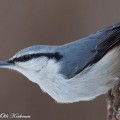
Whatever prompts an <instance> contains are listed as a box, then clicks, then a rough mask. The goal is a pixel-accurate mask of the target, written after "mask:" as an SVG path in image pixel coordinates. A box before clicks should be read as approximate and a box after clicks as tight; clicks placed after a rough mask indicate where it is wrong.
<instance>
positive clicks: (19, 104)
mask: <svg viewBox="0 0 120 120" xmlns="http://www.w3.org/2000/svg"><path fill="white" fill-rule="evenodd" d="M117 22H120V0H0V60H6V59H8V58H9V57H11V56H12V55H14V54H15V53H16V52H17V51H19V50H20V49H22V48H25V47H28V46H31V45H36V44H48V45H61V44H64V43H67V42H71V41H74V40H76V39H79V38H82V37H85V36H87V35H89V34H91V33H94V32H95V31H97V30H99V29H101V28H103V27H106V26H109V25H112V24H114V23H117ZM4 112H5V113H8V114H9V113H12V112H13V113H20V114H23V115H31V119H30V120H105V119H106V100H105V96H104V95H103V96H100V97H98V98H97V99H95V100H92V101H89V102H79V103H73V104H57V103H56V102H55V101H54V100H53V99H52V98H51V97H49V96H48V95H47V94H44V93H43V92H42V91H41V89H40V88H39V86H38V85H37V84H34V83H32V82H30V81H29V80H28V79H27V78H25V77H24V76H22V75H21V74H19V73H17V72H15V71H11V70H5V69H0V114H1V113H4Z"/></svg>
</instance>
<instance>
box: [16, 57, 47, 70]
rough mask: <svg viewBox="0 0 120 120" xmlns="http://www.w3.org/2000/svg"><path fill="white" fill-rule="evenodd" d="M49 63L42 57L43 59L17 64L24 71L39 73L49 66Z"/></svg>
mask: <svg viewBox="0 0 120 120" xmlns="http://www.w3.org/2000/svg"><path fill="white" fill-rule="evenodd" d="M47 62H48V59H47V58H46V57H42V58H37V59H32V60H30V61H26V62H19V63H16V66H17V67H18V68H22V69H24V70H30V71H31V70H32V71H38V70H41V68H43V67H44V66H45V65H46V64H47Z"/></svg>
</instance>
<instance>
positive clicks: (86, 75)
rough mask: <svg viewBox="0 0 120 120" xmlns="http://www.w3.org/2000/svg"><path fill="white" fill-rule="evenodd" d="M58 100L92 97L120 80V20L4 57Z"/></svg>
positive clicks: (4, 65)
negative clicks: (66, 40) (80, 35)
mask: <svg viewBox="0 0 120 120" xmlns="http://www.w3.org/2000/svg"><path fill="white" fill-rule="evenodd" d="M0 68H7V69H12V70H15V71H18V72H20V73H22V74H23V75H24V76H26V77H27V78H28V79H29V80H30V81H32V82H33V83H37V84H38V85H39V86H40V88H41V89H42V91H43V92H45V93H48V94H49V95H50V96H51V97H52V98H53V99H54V100H55V101H56V102H58V103H74V102H79V101H89V100H92V99H95V98H96V97H97V96H100V95H102V94H106V93H107V92H108V91H109V90H110V89H112V88H113V87H114V86H115V85H116V84H117V82H118V81H119V80H120V23H118V24H114V25H112V26H109V27H106V28H104V29H102V30H99V31H97V32H96V33H94V34H91V35H89V36H88V37H85V38H81V39H78V40H75V41H73V42H69V43H66V44H62V45H33V46H30V47H27V48H24V49H22V50H20V51H19V52H17V53H16V54H15V55H14V56H13V57H11V58H10V59H8V60H5V61H0Z"/></svg>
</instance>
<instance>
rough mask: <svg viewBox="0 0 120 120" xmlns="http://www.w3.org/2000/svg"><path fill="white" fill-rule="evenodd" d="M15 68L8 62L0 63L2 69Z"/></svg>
mask: <svg viewBox="0 0 120 120" xmlns="http://www.w3.org/2000/svg"><path fill="white" fill-rule="evenodd" d="M12 67H14V64H13V63H9V62H8V61H0V68H12Z"/></svg>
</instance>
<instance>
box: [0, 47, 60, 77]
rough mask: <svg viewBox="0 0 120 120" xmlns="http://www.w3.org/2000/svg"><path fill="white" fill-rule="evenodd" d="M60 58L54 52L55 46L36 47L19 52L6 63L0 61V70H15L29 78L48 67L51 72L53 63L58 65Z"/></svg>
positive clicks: (58, 54)
mask: <svg viewBox="0 0 120 120" xmlns="http://www.w3.org/2000/svg"><path fill="white" fill-rule="evenodd" d="M57 48H58V47H57ZM61 58H62V55H60V53H59V52H57V51H56V46H54V47H53V46H44V45H37V46H32V47H28V48H25V49H23V50H21V51H19V52H18V53H16V54H15V55H14V56H13V57H12V58H10V59H9V60H7V61H0V68H9V69H13V70H17V71H18V72H20V73H22V74H24V75H25V76H27V77H29V76H31V74H32V75H33V74H34V73H37V72H39V71H41V70H42V69H44V68H47V67H46V66H48V65H49V67H50V65H51V68H49V69H51V71H52V69H53V68H52V66H54V63H56V64H58V63H57V62H58V61H59V60H60V59H61ZM48 63H49V64H48ZM34 75H35V74H34ZM34 75H33V76H34Z"/></svg>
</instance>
